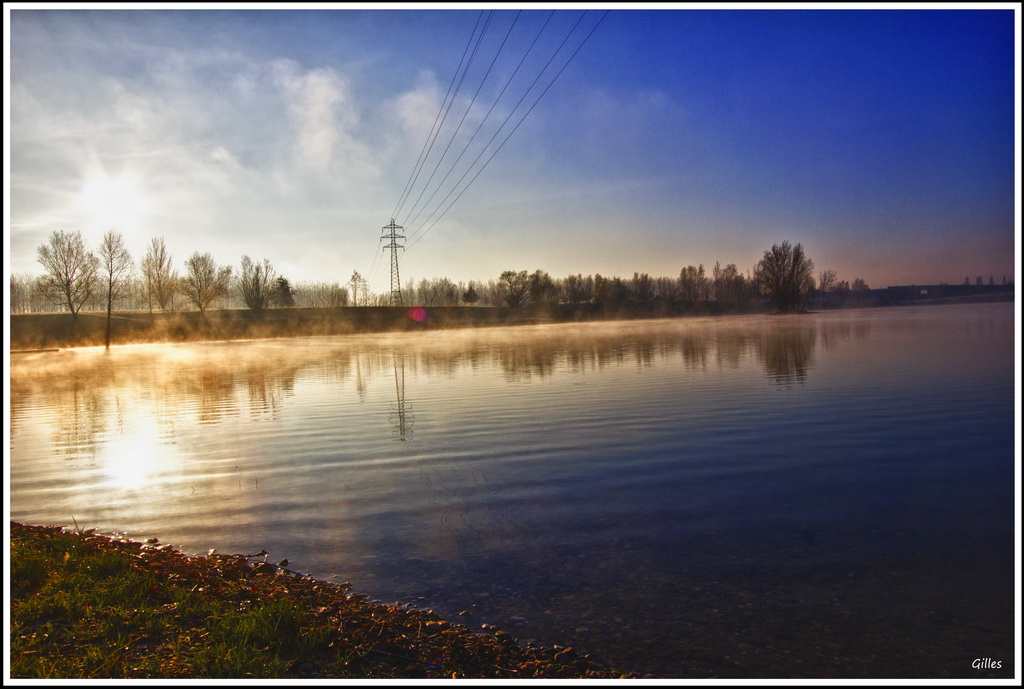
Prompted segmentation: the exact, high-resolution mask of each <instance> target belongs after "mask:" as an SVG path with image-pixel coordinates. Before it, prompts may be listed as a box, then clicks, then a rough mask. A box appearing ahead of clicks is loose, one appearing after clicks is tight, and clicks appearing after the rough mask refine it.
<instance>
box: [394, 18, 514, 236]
mask: <svg viewBox="0 0 1024 689" xmlns="http://www.w3.org/2000/svg"><path fill="white" fill-rule="evenodd" d="M520 14H522V11H521V10H520V11H519V12H517V13H516V16H515V18H514V19H513V20H512V23H511V24H510V25H509V27H508V31H506V32H505V38H504V40H502V42H501V45H500V46H499V47H498V51H497V52H496V53H495V54H494V57H493V58H492V59H491V64H490V65H489V66H488V67H487V72H486V73H485V74H484V76H483V78H482V79H481V80H480V84H479V85H478V86H477V87H476V92H475V93H474V94H473V98H472V99H470V101H469V104H468V105H467V106H466V109H465V111H464V112H463V113H462V119H461V120H459V124H458V125H456V127H455V131H454V132H452V136H451V138H450V139H449V140H448V144H447V145H446V146H445V147H444V151H442V153H441V156H440V157H439V158H438V159H437V164H436V165H434V169H433V171H432V172H431V173H430V177H429V178H427V181H426V182H425V183H424V185H423V189H422V190H421V191H420V195H419V196H418V197H416V201H415V203H413V210H415V209H416V206H417V204H419V202H420V199H422V198H423V194H424V192H426V190H427V187H429V186H430V183H431V182H432V181H433V179H434V175H435V174H437V170H438V168H440V167H441V162H442V161H443V160H444V157H445V156H446V155H447V154H448V151H449V150H450V149H451V146H452V144H453V143H455V138H456V137H457V136H458V133H459V131H460V130H461V129H462V125H463V124H464V123H465V122H466V116H467V115H469V111H470V110H472V109H473V104H474V103H476V99H477V97H478V96H479V95H480V91H481V90H482V89H483V87H484V84H485V83H486V82H487V77H489V76H490V74H491V71H492V70H493V69H494V64H495V63H496V62H497V61H498V57H499V56H500V55H501V51H502V50H503V49H504V48H505V44H506V43H507V42H508V37H509V36H510V35H511V33H512V29H514V28H515V26H516V22H517V21H518V20H519V15H520ZM502 93H504V89H503V90H502ZM498 98H501V96H500V95H499V96H498ZM496 103H497V100H495V104H496ZM491 109H492V110H493V109H494V105H492V106H491ZM489 114H490V111H488V115H489ZM486 119H487V118H486V117H484V120H482V121H481V122H480V124H481V126H482V125H483V122H484V121H486ZM479 130H480V128H479V127H477V131H479ZM475 136H476V135H475V134H474V138H475ZM470 143H472V139H470ZM468 145H469V144H467V146H468ZM465 150H466V149H465V148H463V152H465ZM461 159H462V154H461V153H460V154H459V157H458V158H456V159H455V163H452V167H453V168H454V166H455V165H456V164H458V162H459V160H461ZM448 174H451V169H449V171H448V173H447V174H445V176H444V178H442V180H441V181H440V183H438V188H440V187H441V186H442V185H443V184H444V182H445V180H446V179H448ZM436 193H437V191H436V190H435V191H434V194H436ZM434 194H431V196H430V198H428V199H427V203H430V199H432V198H433V197H434ZM412 212H413V211H412V210H410V211H409V214H410V215H412ZM421 212H422V211H421ZM418 216H419V213H417V214H416V216H413V217H412V220H415V219H416V217H418ZM406 222H411V220H409V219H408V218H407V219H406Z"/></svg>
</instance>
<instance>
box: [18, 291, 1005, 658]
mask: <svg viewBox="0 0 1024 689" xmlns="http://www.w3.org/2000/svg"><path fill="white" fill-rule="evenodd" d="M1014 356H1015V354H1014V306H1013V305H1012V304H989V305H970V306H967V305H965V306H943V307H911V308H900V309H872V310H851V311H841V312H830V313H824V314H814V315H807V316H794V317H778V316H776V317H768V316H750V317H746V316H743V317H726V318H715V319H677V320H664V321H647V322H643V323H590V324H582V325H547V326H520V327H516V328H495V329H482V330H477V331H455V332H439V331H433V332H426V333H408V334H401V335H388V336H377V335H367V336H356V337H343V338H342V337H339V338H303V339H294V340H274V341H255V342H230V343H210V344H190V345H159V346H156V345H146V346H132V347H119V348H114V349H112V350H111V351H109V352H105V351H103V350H102V349H81V350H73V351H63V352H59V353H45V354H34V355H15V356H12V360H11V371H10V387H11V393H10V462H9V491H10V513H11V514H10V516H11V518H12V519H15V520H17V521H23V522H28V523H37V524H65V525H72V524H73V521H72V518H74V520H76V521H77V523H78V524H79V525H81V526H82V527H84V528H95V529H97V530H98V531H100V532H107V533H113V532H117V533H126V534H127V535H128V536H130V537H132V538H135V539H145V538H149V537H151V536H155V537H158V538H159V539H160V540H161V541H162V542H165V543H172V544H174V545H175V546H177V547H179V548H181V549H182V550H184V551H186V552H194V553H198V552H205V551H207V550H208V549H211V548H215V549H217V550H219V551H220V552H246V553H254V552H256V551H258V550H260V549H261V548H265V549H267V550H268V551H269V552H270V554H271V559H273V560H277V559H280V558H283V557H287V558H289V560H290V561H291V564H290V565H289V566H290V568H292V569H295V570H298V571H302V572H308V573H310V574H313V575H315V576H318V577H321V578H331V577H334V578H337V579H339V580H348V581H351V582H352V583H353V585H354V587H355V589H356V590H357V591H360V592H364V593H367V594H369V595H370V596H371V597H373V598H376V599H378V600H382V601H386V602H394V601H403V602H408V603H412V604H415V605H417V606H420V607H429V608H433V609H435V610H437V611H439V612H441V613H442V614H445V615H448V616H451V617H452V618H453V619H458V620H459V621H460V622H464V623H465V624H468V625H470V626H477V625H480V624H493V625H496V626H498V627H500V628H504V629H506V630H508V631H510V632H511V633H513V634H514V635H515V636H516V637H518V638H519V639H520V640H521V641H525V640H530V639H532V640H536V641H538V642H542V643H549V644H550V643H558V644H562V645H571V646H574V647H576V648H577V649H582V650H585V651H589V652H592V653H594V654H595V656H597V657H599V658H601V659H602V660H604V661H605V662H607V663H609V664H611V665H613V666H615V667H617V668H618V669H622V670H630V671H636V672H639V673H641V674H645V673H650V674H653V675H655V676H657V677H703V676H709V675H713V676H720V677H795V676H808V677H828V676H831V677H966V678H974V677H1013V676H1014V667H1013V665H1014V663H1013V649H1014V636H1013V634H1014V619H1013V611H1014V597H1013V596H1014V520H1015V516H1014V485H1015V484H1014V480H1015V475H1014V462H1015V442H1014V431H1015V410H1014V392H1015V383H1014V375H1015V374H1014ZM462 612H467V613H469V614H468V615H462V616H459V613H462ZM975 658H992V659H995V660H1000V661H1001V666H1002V667H1001V669H999V670H974V669H972V668H971V663H972V661H973V660H974V659H975Z"/></svg>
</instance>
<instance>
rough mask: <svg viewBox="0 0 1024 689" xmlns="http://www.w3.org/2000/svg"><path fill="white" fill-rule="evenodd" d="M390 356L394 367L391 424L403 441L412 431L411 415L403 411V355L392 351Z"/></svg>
mask: <svg viewBox="0 0 1024 689" xmlns="http://www.w3.org/2000/svg"><path fill="white" fill-rule="evenodd" d="M391 358H392V362H393V366H394V369H395V405H394V411H393V412H392V413H391V425H392V426H393V429H394V433H395V435H397V436H398V440H401V441H402V442H405V440H406V436H407V435H408V434H410V433H412V426H411V424H412V417H411V415H407V414H406V411H405V355H404V354H400V353H398V352H393V353H392V355H391Z"/></svg>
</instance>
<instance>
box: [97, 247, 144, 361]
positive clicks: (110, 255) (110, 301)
mask: <svg viewBox="0 0 1024 689" xmlns="http://www.w3.org/2000/svg"><path fill="white" fill-rule="evenodd" d="M99 254H100V270H101V271H103V278H104V282H105V283H106V290H107V337H106V345H107V349H110V325H111V322H110V316H111V311H113V308H114V301H115V300H116V299H117V298H118V297H119V296H121V294H122V292H124V291H125V288H126V287H127V286H128V284H129V281H130V280H131V277H132V271H133V270H134V268H135V262H134V261H133V260H132V255H131V254H130V253H128V249H127V248H125V245H124V237H122V236H121V233H120V232H115V231H114V230H107V231H106V232H104V233H103V241H102V242H101V243H100V251H99Z"/></svg>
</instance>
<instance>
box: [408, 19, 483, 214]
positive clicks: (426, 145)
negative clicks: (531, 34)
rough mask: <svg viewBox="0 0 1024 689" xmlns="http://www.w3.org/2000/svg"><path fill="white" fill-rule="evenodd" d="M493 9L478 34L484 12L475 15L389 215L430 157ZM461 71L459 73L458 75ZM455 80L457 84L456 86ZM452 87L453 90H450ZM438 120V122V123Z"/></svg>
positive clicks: (410, 189)
mask: <svg viewBox="0 0 1024 689" xmlns="http://www.w3.org/2000/svg"><path fill="white" fill-rule="evenodd" d="M493 15H494V11H493V10H491V11H490V12H489V13H488V14H487V21H486V22H485V23H484V27H483V29H482V30H481V31H480V35H479V36H477V35H476V30H477V27H479V26H480V20H481V19H482V18H483V16H484V12H483V11H482V10H481V12H480V16H478V17H477V21H476V25H475V26H474V27H473V33H472V34H471V35H470V37H469V42H468V43H467V44H466V48H465V50H463V52H462V59H461V60H459V67H458V69H456V70H455V74H454V75H453V76H452V82H451V84H449V85H448V92H447V93H446V94H445V96H444V100H443V101H442V102H441V109H440V110H438V112H437V116H436V117H435V118H434V124H433V125H432V126H431V128H430V134H428V135H427V140H426V141H424V142H423V149H421V150H420V157H419V158H418V159H417V160H416V165H415V166H414V167H413V171H412V174H411V175H410V177H409V181H408V182H407V183H406V185H405V190H404V191H403V192H402V197H401V198H400V199H399V201H398V205H396V206H395V210H394V211H393V212H392V213H391V217H393V218H394V217H398V214H399V212H400V211H401V210H402V206H403V205H405V202H406V200H407V199H408V195H409V193H410V192H411V191H412V189H413V186H414V185H415V183H416V180H417V179H418V178H419V175H420V172H421V170H422V169H423V164H424V163H426V161H427V158H428V157H430V152H431V151H432V150H433V148H434V143H435V142H436V141H437V137H438V135H439V134H440V133H441V129H442V128H443V127H444V123H445V121H446V120H447V119H448V113H449V112H451V108H452V105H454V104H455V97H456V96H457V95H458V92H459V89H461V88H462V82H463V81H465V79H466V74H468V73H469V67H470V65H471V64H472V62H473V59H474V58H475V57H476V53H477V51H478V50H479V49H480V44H481V42H482V41H483V37H484V34H486V33H487V28H488V27H489V26H490V23H491V17H493ZM474 38H476V46H474V48H473V52H472V54H470V56H469V59H468V60H467V59H466V54H467V53H469V48H470V46H471V45H473V39H474ZM460 72H461V75H460ZM456 81H457V82H458V85H457V86H456ZM453 87H454V91H453V90H452V89H453ZM449 96H451V100H449ZM438 120H440V124H439V123H438Z"/></svg>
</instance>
